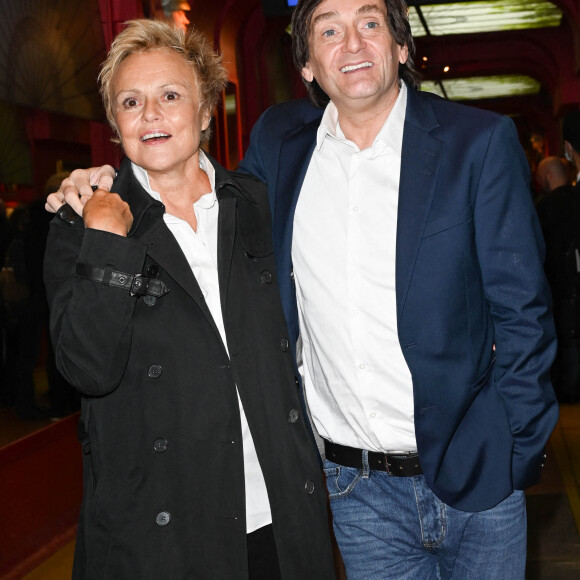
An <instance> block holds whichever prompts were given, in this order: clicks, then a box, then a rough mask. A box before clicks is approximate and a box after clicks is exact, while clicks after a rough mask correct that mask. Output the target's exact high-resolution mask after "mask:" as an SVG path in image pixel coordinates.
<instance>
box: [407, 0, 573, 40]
mask: <svg viewBox="0 0 580 580" xmlns="http://www.w3.org/2000/svg"><path fill="white" fill-rule="evenodd" d="M417 10H420V11H421V14H422V16H423V19H424V21H425V22H426V24H427V28H425V27H424V25H423V22H422V21H421V19H420V17H419V13H418V12H417ZM409 21H410V23H411V30H412V31H413V36H415V37H418V36H427V35H428V34H431V35H433V36H442V35H444V34H469V33H477V32H499V31H504V30H521V29H525V28H546V27H553V26H559V25H560V22H561V21H562V11H561V10H560V9H559V8H558V7H557V6H556V5H555V4H554V3H552V2H548V1H547V0H486V1H477V2H454V3H452V4H430V5H422V6H417V7H411V9H410V10H409Z"/></svg>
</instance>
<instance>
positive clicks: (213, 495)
mask: <svg viewBox="0 0 580 580" xmlns="http://www.w3.org/2000/svg"><path fill="white" fill-rule="evenodd" d="M113 191H116V192H118V193H119V194H120V195H121V196H122V197H123V199H125V200H126V201H127V202H128V203H129V205H130V207H131V211H132V213H133V216H134V223H133V226H132V228H131V231H130V232H129V235H128V237H127V238H123V237H120V236H116V235H114V234H110V233H106V232H101V231H96V230H91V229H87V230H85V228H84V225H83V223H82V220H79V221H77V222H76V223H74V224H72V225H71V224H69V223H66V222H65V221H63V220H61V219H59V218H58V217H56V218H55V219H54V220H53V222H52V224H51V231H50V235H49V240H48V246H47V251H46V262H45V280H46V286H47V290H48V297H49V303H50V307H51V333H52V338H53V340H54V344H55V351H56V357H57V364H58V368H59V369H60V371H61V372H62V373H63V374H64V376H65V377H66V378H67V379H68V380H69V381H70V382H71V383H72V384H73V385H75V386H76V387H77V388H78V389H79V390H80V391H81V393H82V394H83V403H82V414H81V423H80V434H81V442H82V449H83V460H84V499H83V505H82V510H81V517H80V522H79V531H78V539H77V549H76V554H75V565H74V573H73V577H74V578H75V579H76V580H80V579H82V580H96V579H99V580H101V579H107V580H112V579H119V580H125V579H126V580H147V579H151V580H186V579H187V580H189V579H191V580H205V579H207V580H210V579H211V580H238V579H239V580H245V579H246V578H247V577H248V576H247V563H246V560H247V551H246V521H245V492H244V464H243V455H242V434H241V426H240V415H239V409H238V402H237V396H236V385H237V387H238V390H239V394H240V397H241V400H242V403H243V406H244V410H245V413H246V415H247V419H248V424H249V426H250V430H251V432H252V436H253V439H254V442H255V446H256V451H257V455H258V458H259V461H260V465H261V467H262V471H263V473H264V477H265V481H266V486H267V490H268V496H269V500H270V505H271V510H272V517H273V529H274V535H275V538H276V543H277V550H278V557H279V560H280V567H281V571H282V578H283V579H284V580H290V579H292V580H325V579H331V578H334V571H333V564H332V556H331V548H330V541H329V532H328V519H327V510H326V491H325V487H324V485H323V482H322V480H321V469H320V464H319V461H318V458H317V456H316V452H315V449H314V447H313V443H312V439H311V435H310V433H309V431H308V428H307V425H306V422H305V417H304V413H303V408H302V406H301V402H300V395H299V392H298V389H297V383H296V380H295V377H294V373H293V364H292V358H291V357H292V354H291V351H292V349H291V348H290V347H289V343H288V338H287V337H288V333H287V330H286V323H285V320H284V318H283V314H282V309H281V305H280V299H279V295H278V288H277V282H276V272H275V264H274V255H273V251H272V241H271V233H270V211H269V206H268V199H267V195H266V190H265V188H264V187H263V186H262V184H260V183H258V182H256V181H255V180H253V179H252V178H249V177H245V176H241V175H237V174H233V173H230V172H227V171H226V170H224V169H223V168H221V167H219V166H216V192H217V195H218V200H219V232H218V236H219V241H218V264H219V266H218V269H219V282H220V293H221V304H222V311H223V318H224V324H225V330H226V335H227V341H228V349H229V353H230V357H228V354H227V352H226V350H225V348H224V346H223V343H222V340H221V338H220V335H219V333H218V330H217V328H216V326H215V323H214V321H213V319H212V317H211V314H210V312H209V310H208V308H207V306H206V304H205V301H204V298H203V296H202V293H201V290H200V288H199V286H198V284H197V282H196V280H195V277H194V275H193V274H192V271H191V268H190V266H189V265H188V263H187V261H186V259H185V256H184V255H183V253H182V251H181V249H180V247H179V245H178V244H177V242H176V240H175V238H174V237H173V235H172V234H171V233H170V231H169V229H168V228H167V226H166V225H165V223H164V221H163V212H164V208H163V205H162V204H161V203H159V202H157V201H155V200H153V199H152V198H151V197H150V196H149V195H148V194H147V193H146V192H145V191H144V190H143V189H142V188H141V186H140V185H139V184H138V182H137V180H136V179H135V177H134V176H133V173H132V171H131V168H130V165H129V163H128V162H127V160H126V161H125V162H124V163H123V165H122V167H121V170H120V172H119V175H118V177H117V179H116V180H115V183H114V186H113ZM91 268H102V269H103V270H100V272H101V274H102V273H103V272H104V276H105V278H104V279H105V280H106V279H107V276H110V272H111V271H117V272H121V273H126V274H130V275H133V274H142V275H143V276H144V277H146V278H157V279H158V280H161V281H162V282H163V284H165V286H166V287H167V289H168V290H169V292H168V293H167V294H165V295H163V296H160V297H154V296H153V297H152V296H148V297H147V296H146V297H143V296H141V297H139V296H132V295H131V294H132V293H131V292H130V291H129V289H126V288H120V287H115V286H111V285H108V284H106V283H102V282H98V281H95V279H94V277H95V275H96V274H95V272H97V274H98V272H99V271H98V270H91ZM121 277H122V276H121ZM116 280H117V283H119V276H118V275H117V277H116ZM122 282H123V280H121V283H122ZM133 290H135V287H133Z"/></svg>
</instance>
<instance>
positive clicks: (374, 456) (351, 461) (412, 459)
mask: <svg viewBox="0 0 580 580" xmlns="http://www.w3.org/2000/svg"><path fill="white" fill-rule="evenodd" d="M324 450H325V452H326V458H327V459H329V460H330V461H332V462H334V463H338V464H339V465H344V466H346V467H356V468H358V469H362V466H363V460H362V458H363V450H362V449H355V448H354V447H345V446H344V445H338V444H337V443H331V442H330V441H326V439H325V440H324ZM368 453H369V467H370V468H371V469H376V470H377V471H386V472H387V473H388V474H389V475H395V476H397V477H413V476H414V475H421V473H423V470H422V469H421V464H420V463H419V456H418V455H417V454H416V453H411V454H408V455H396V454H392V453H378V452H376V451H369V452H368Z"/></svg>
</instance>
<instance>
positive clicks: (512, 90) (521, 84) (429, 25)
mask: <svg viewBox="0 0 580 580" xmlns="http://www.w3.org/2000/svg"><path fill="white" fill-rule="evenodd" d="M408 4H409V20H410V23H411V29H412V32H413V37H414V38H415V39H416V43H417V48H418V53H417V58H418V60H419V63H418V64H419V66H420V68H421V69H423V72H427V71H429V75H428V76H430V77H433V78H429V79H427V80H425V81H424V82H423V83H422V88H423V90H428V91H432V92H436V93H438V94H440V95H442V96H446V97H447V98H449V99H452V100H484V99H493V98H500V97H501V98H505V97H513V96H524V95H534V94H538V93H539V92H540V90H541V88H542V85H541V82H540V81H539V80H538V79H536V78H533V77H532V76H528V75H525V74H516V73H513V74H507V73H506V74H478V75H474V76H469V77H464V76H459V77H457V76H455V75H456V74H457V72H456V71H457V68H458V64H461V63H462V61H466V60H467V59H469V58H470V55H469V54H462V53H461V51H458V52H457V54H455V55H454V57H453V58H449V59H448V62H440V63H437V66H435V67H434V66H432V65H431V63H430V62H429V60H430V58H429V56H428V55H427V54H428V53H429V52H430V51H429V49H428V48H426V47H429V45H430V43H431V42H435V43H437V42H439V43H450V42H453V41H452V40H451V38H450V37H457V35H463V37H464V38H465V37H466V36H469V35H477V34H486V33H488V34H489V33H493V34H495V36H494V39H495V42H497V39H498V38H499V37H498V36H497V35H498V34H500V35H501V34H506V35H508V34H510V33H513V32H514V31H523V30H534V29H536V30H539V29H553V28H557V27H559V26H561V24H562V18H563V14H562V11H561V10H560V8H559V7H558V6H556V4H555V3H553V2H549V1H548V0H478V1H465V2H462V1H457V0H455V1H445V0H442V1H439V2H435V1H421V0H416V1H413V0H409V1H408ZM442 37H445V38H442ZM421 49H423V53H422V52H421ZM510 56H511V55H506V57H510ZM438 73H439V74H438Z"/></svg>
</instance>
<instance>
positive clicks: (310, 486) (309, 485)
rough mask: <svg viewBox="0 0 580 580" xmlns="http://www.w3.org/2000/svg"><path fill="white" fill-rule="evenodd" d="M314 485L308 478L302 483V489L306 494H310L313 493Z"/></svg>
mask: <svg viewBox="0 0 580 580" xmlns="http://www.w3.org/2000/svg"><path fill="white" fill-rule="evenodd" d="M314 487H315V486H314V482H313V481H312V480H311V479H309V480H308V481H307V482H306V484H305V485H304V489H305V490H306V493H307V494H308V495H312V494H313V493H314Z"/></svg>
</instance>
